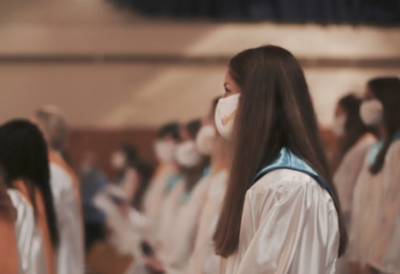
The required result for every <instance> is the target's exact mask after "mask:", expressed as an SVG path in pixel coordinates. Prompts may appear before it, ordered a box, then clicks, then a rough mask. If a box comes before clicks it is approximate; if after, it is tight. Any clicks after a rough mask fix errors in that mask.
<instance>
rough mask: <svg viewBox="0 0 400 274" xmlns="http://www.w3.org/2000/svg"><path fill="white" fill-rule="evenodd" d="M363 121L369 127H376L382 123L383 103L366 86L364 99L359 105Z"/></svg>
mask: <svg viewBox="0 0 400 274" xmlns="http://www.w3.org/2000/svg"><path fill="white" fill-rule="evenodd" d="M360 116H361V119H362V121H363V123H364V124H365V125H366V126H369V127H375V128H376V127H378V126H380V125H381V124H382V123H383V104H382V103H381V102H380V101H379V100H378V99H377V98H376V97H375V96H374V94H373V93H372V92H371V91H370V90H369V89H368V88H367V89H366V91H365V97H364V101H363V102H362V104H361V107H360Z"/></svg>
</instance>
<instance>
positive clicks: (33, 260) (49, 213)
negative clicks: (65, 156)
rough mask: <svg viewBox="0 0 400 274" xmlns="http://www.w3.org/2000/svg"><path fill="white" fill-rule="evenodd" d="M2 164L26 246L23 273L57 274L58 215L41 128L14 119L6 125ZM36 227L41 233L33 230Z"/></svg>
mask: <svg viewBox="0 0 400 274" xmlns="http://www.w3.org/2000/svg"><path fill="white" fill-rule="evenodd" d="M0 165H1V166H2V167H3V168H4V172H5V174H6V176H5V177H6V180H5V182H6V184H7V187H8V188H9V189H10V190H9V194H10V196H11V197H12V200H13V204H14V206H15V207H16V208H17V213H18V214H19V216H18V218H17V222H16V225H17V229H18V233H19V234H20V235H17V236H18V237H21V238H19V239H18V244H19V245H20V246H21V247H22V248H20V255H21V258H20V260H21V262H20V263H21V264H22V265H21V271H22V273H48V274H53V273H56V268H55V267H56V265H55V259H54V254H55V253H56V252H57V248H58V244H59V234H58V227H57V216H56V212H55V207H54V202H53V196H52V192H51V187H50V171H49V160H48V157H47V146H46V142H45V140H44V137H43V136H42V134H41V132H40V130H39V129H38V128H37V127H36V126H35V125H33V124H32V123H30V122H29V121H27V120H12V121H10V122H8V123H6V124H4V125H2V126H1V127H0ZM12 190H13V191H12ZM32 212H34V215H35V218H33V216H31V215H32ZM32 218H33V220H32ZM35 226H37V227H38V230H39V232H32V231H31V230H32V227H33V228H34V227H35ZM42 262H43V263H44V264H45V265H42Z"/></svg>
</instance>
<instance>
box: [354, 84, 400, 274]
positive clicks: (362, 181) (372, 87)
mask: <svg viewBox="0 0 400 274" xmlns="http://www.w3.org/2000/svg"><path fill="white" fill-rule="evenodd" d="M360 112H361V113H360V114H361V118H362V119H363V121H364V123H365V124H366V125H367V126H370V127H373V128H375V129H376V131H377V133H378V134H377V135H378V139H379V141H378V142H377V143H376V144H374V145H373V146H372V148H371V149H370V151H369V153H368V155H367V157H366V159H365V161H364V165H363V168H362V171H361V173H360V176H359V178H358V180H357V184H356V189H355V193H354V201H353V216H352V227H351V228H352V230H351V234H350V243H351V245H350V247H351V248H350V252H349V253H350V260H351V262H353V263H356V264H357V265H358V268H359V269H358V270H359V271H360V272H359V273H370V271H372V273H399V272H400V245H399V241H400V184H399V182H400V168H399V163H400V79H399V78H397V77H386V78H376V79H372V80H371V81H369V82H368V84H367V89H366V96H365V100H364V102H363V103H362V105H361V109H360ZM363 271H364V272H363ZM365 271H366V272H365Z"/></svg>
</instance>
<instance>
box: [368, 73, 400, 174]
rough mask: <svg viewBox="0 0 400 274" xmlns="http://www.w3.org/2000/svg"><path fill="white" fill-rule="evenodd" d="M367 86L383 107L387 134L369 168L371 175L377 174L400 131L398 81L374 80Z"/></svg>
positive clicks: (395, 78)
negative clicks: (396, 134)
mask: <svg viewBox="0 0 400 274" xmlns="http://www.w3.org/2000/svg"><path fill="white" fill-rule="evenodd" d="M367 86H368V88H369V91H370V92H371V93H372V94H373V95H374V96H375V98H376V99H378V100H379V101H380V102H381V103H382V105H383V123H384V127H385V130H386V133H387V134H386V139H385V140H383V146H382V149H381V150H380V151H379V153H378V155H377V157H376V159H375V162H374V164H373V165H372V166H371V168H370V171H371V173H372V174H378V173H379V172H380V171H381V170H382V167H383V165H384V164H385V158H386V154H387V152H388V150H389V148H390V145H391V144H392V141H393V137H394V135H395V133H396V132H397V131H399V130H400V115H399V109H400V79H399V78H397V77H384V78H375V79H372V80H370V81H369V82H368V85H367Z"/></svg>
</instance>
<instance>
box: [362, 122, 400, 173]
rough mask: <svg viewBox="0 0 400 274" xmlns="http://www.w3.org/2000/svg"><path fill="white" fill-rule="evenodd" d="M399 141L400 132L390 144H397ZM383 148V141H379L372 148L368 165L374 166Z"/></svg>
mask: <svg viewBox="0 0 400 274" xmlns="http://www.w3.org/2000/svg"><path fill="white" fill-rule="evenodd" d="M397 140H400V130H399V131H397V132H396V133H395V134H394V135H393V138H392V140H391V141H390V142H391V143H393V142H396V141H397ZM382 147H383V141H378V142H376V143H375V144H374V145H373V146H372V147H371V151H370V153H369V158H368V163H369V165H370V166H373V165H374V163H375V161H376V157H377V156H378V154H379V152H380V151H381V149H382Z"/></svg>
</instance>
